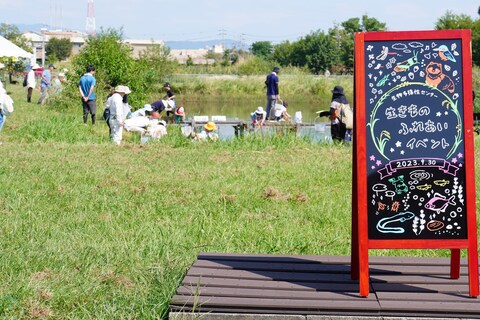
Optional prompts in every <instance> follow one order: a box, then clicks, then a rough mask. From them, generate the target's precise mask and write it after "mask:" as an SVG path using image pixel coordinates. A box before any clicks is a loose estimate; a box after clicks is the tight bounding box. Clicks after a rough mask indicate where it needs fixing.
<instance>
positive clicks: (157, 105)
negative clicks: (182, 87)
mask: <svg viewBox="0 0 480 320" xmlns="http://www.w3.org/2000/svg"><path fill="white" fill-rule="evenodd" d="M150 106H151V107H152V111H156V112H158V113H162V111H163V110H165V108H166V106H167V101H166V100H157V101H154V102H152V103H150Z"/></svg>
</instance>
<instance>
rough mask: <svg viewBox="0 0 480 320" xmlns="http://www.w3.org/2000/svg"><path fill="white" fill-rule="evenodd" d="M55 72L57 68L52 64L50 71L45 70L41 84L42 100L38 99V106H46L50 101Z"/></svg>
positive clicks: (49, 66) (49, 67)
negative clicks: (53, 73)
mask: <svg viewBox="0 0 480 320" xmlns="http://www.w3.org/2000/svg"><path fill="white" fill-rule="evenodd" d="M53 70H55V66H54V65H53V64H50V65H48V69H45V70H43V72H42V80H41V82H40V98H39V99H38V104H44V103H45V102H46V101H47V100H48V97H49V94H48V92H49V91H50V88H51V87H52V72H53Z"/></svg>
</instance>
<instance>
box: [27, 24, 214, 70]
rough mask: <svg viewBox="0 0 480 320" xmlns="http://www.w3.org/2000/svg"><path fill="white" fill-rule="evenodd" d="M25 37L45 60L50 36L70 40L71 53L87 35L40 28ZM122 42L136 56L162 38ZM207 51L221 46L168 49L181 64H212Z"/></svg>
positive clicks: (73, 53) (159, 42) (79, 47)
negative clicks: (129, 47)
mask: <svg viewBox="0 0 480 320" xmlns="http://www.w3.org/2000/svg"><path fill="white" fill-rule="evenodd" d="M23 35H24V36H25V38H27V39H28V40H30V41H31V42H32V46H33V49H34V50H35V54H36V57H37V59H41V60H42V63H43V62H44V61H45V53H44V52H45V45H46V44H47V43H48V41H49V40H50V39H52V38H67V39H70V41H71V42H72V55H76V54H78V53H79V52H80V49H81V48H82V47H83V45H84V44H85V42H86V39H87V37H88V35H87V34H86V33H83V32H77V31H64V30H47V29H41V30H40V32H26V33H24V34H23ZM123 41H124V43H126V44H128V45H130V46H131V47H132V50H133V56H134V57H135V58H138V57H139V56H140V52H142V51H144V50H145V49H146V48H148V47H149V46H152V45H160V46H163V45H164V42H163V40H153V39H150V40H142V39H124V40H123ZM208 53H215V54H222V53H223V46H222V45H216V46H214V47H213V48H212V49H172V50H170V56H171V57H170V59H172V60H177V61H178V62H179V63H181V64H185V63H187V61H188V60H190V61H192V62H193V63H194V64H212V63H213V62H214V60H213V59H207V58H206V55H207V54H208Z"/></svg>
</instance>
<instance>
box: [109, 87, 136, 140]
mask: <svg viewBox="0 0 480 320" xmlns="http://www.w3.org/2000/svg"><path fill="white" fill-rule="evenodd" d="M114 91H115V93H114V94H113V95H112V96H111V97H110V98H108V100H107V106H108V108H109V109H110V120H109V121H110V128H111V137H110V138H111V140H112V141H113V142H114V143H115V144H116V145H120V144H121V143H122V137H123V125H124V122H125V119H126V118H127V113H128V105H127V106H125V103H124V102H123V97H124V96H125V95H126V94H129V93H131V91H130V89H129V88H128V87H127V86H117V87H116V88H115V90H114Z"/></svg>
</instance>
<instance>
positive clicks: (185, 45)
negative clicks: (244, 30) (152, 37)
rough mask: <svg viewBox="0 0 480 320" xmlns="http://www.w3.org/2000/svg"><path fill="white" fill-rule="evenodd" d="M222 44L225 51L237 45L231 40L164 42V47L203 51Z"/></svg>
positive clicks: (236, 42)
mask: <svg viewBox="0 0 480 320" xmlns="http://www.w3.org/2000/svg"><path fill="white" fill-rule="evenodd" d="M222 43H223V44H224V46H225V49H231V48H233V47H234V46H235V45H238V41H234V40H231V39H224V40H221V39H214V40H206V41H165V45H166V46H167V47H169V48H170V49H205V48H212V47H213V46H214V45H219V44H222Z"/></svg>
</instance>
